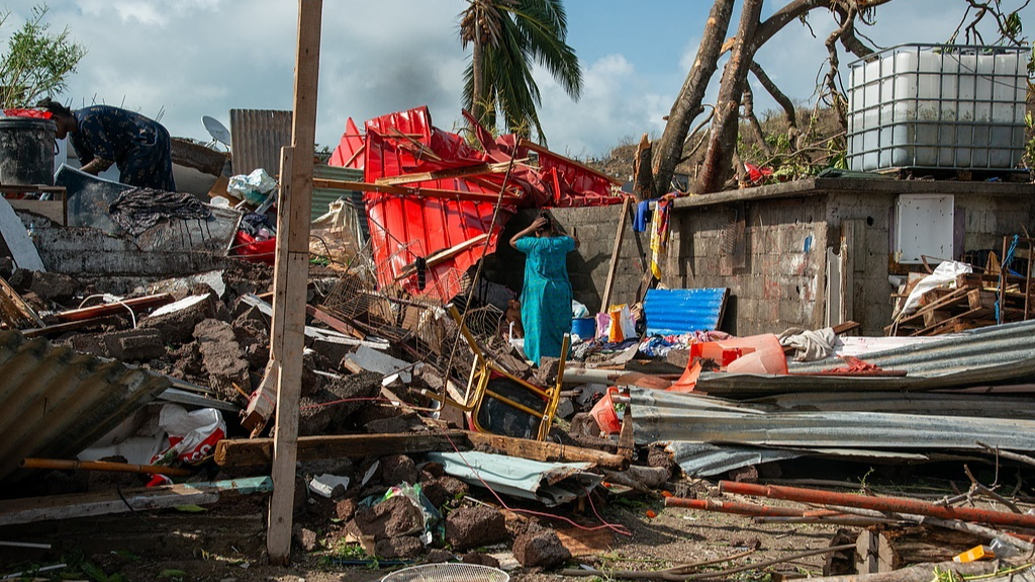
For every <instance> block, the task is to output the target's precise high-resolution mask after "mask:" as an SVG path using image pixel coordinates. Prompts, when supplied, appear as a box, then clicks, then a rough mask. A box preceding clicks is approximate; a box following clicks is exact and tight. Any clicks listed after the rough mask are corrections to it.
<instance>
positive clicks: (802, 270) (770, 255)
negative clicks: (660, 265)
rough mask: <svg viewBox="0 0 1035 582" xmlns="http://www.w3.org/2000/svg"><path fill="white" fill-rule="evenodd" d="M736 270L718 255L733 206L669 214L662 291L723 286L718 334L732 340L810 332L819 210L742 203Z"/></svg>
mask: <svg viewBox="0 0 1035 582" xmlns="http://www.w3.org/2000/svg"><path fill="white" fill-rule="evenodd" d="M737 208H739V209H740V211H743V212H744V216H745V228H744V241H743V244H744V259H743V266H742V267H741V266H735V265H734V261H733V258H732V257H731V256H729V254H728V253H727V252H726V250H727V249H724V246H723V240H724V232H725V231H726V230H727V229H728V228H730V226H729V225H730V223H731V221H732V220H733V219H734V218H733V217H734V216H735V214H734V207H733V206H729V205H726V206H716V207H697V208H691V209H685V210H675V211H674V214H673V228H672V234H671V238H670V241H669V254H668V258H667V261H666V269H665V272H664V273H663V276H662V284H663V285H664V286H665V287H668V288H701V287H729V288H730V302H729V304H728V305H727V310H726V317H725V320H724V323H723V325H722V329H724V330H726V331H729V332H730V333H734V334H737V335H742V336H743V335H752V334H757V333H767V332H769V333H779V332H781V331H783V330H784V329H786V328H788V327H792V326H807V327H811V326H813V324H814V322H819V321H821V320H822V317H823V311H822V307H823V302H822V293H823V288H824V287H823V277H824V276H825V269H824V249H825V247H826V244H827V228H826V222H825V213H824V203H823V201H822V200H818V199H815V198H811V199H809V198H801V199H791V200H775V201H763V202H747V203H744V204H742V205H738V206H737Z"/></svg>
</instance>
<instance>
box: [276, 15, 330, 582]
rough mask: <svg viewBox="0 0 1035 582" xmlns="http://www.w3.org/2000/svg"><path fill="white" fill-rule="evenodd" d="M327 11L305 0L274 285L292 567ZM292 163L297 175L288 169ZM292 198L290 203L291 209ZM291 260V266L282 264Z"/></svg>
mask: <svg viewBox="0 0 1035 582" xmlns="http://www.w3.org/2000/svg"><path fill="white" fill-rule="evenodd" d="M322 15H323V0H298V40H297V51H296V55H295V91H294V101H293V108H292V109H293V114H292V128H291V150H289V151H291V152H293V153H294V154H297V155H292V154H288V155H286V156H283V157H282V158H281V162H282V163H284V162H285V161H290V165H288V166H282V167H281V176H282V177H283V176H289V179H288V181H287V182H288V188H287V190H288V196H281V197H280V201H281V204H282V206H281V209H280V213H279V214H278V216H277V259H276V261H277V263H278V266H277V268H276V269H275V270H276V275H277V279H276V281H275V282H274V289H273V329H272V331H273V334H271V336H270V350H271V356H272V358H273V360H274V361H276V362H277V363H278V375H277V408H276V419H277V420H276V430H275V433H274V434H275V437H274V441H273V470H272V475H273V487H274V489H273V497H272V499H271V500H270V511H269V526H268V527H269V529H268V531H267V533H266V550H267V552H268V553H269V560H270V563H271V564H277V565H287V563H288V562H289V561H290V559H291V523H292V513H293V507H294V497H295V459H296V446H297V440H298V401H299V398H300V396H301V390H302V350H303V349H304V348H305V306H306V283H307V281H308V277H309V223H310V218H311V207H310V206H311V201H312V196H313V156H312V152H313V151H314V149H315V146H316V96H317V91H318V86H319V82H318V79H319V70H320V32H321V26H322V24H321V21H322ZM288 168H290V174H288V173H287V170H288ZM282 183H283V178H282ZM282 188H283V184H282ZM282 194H283V191H282ZM284 202H287V204H286V206H287V207H286V208H285V207H284ZM285 262H286V265H284V266H283V267H280V266H279V265H281V264H284V263H285Z"/></svg>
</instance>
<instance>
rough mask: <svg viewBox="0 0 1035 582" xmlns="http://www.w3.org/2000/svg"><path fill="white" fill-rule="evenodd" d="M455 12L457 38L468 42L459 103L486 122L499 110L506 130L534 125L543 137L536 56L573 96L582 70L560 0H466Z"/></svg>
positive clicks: (579, 90) (519, 130)
mask: <svg viewBox="0 0 1035 582" xmlns="http://www.w3.org/2000/svg"><path fill="white" fill-rule="evenodd" d="M467 3H468V4H469V5H468V7H467V9H466V10H464V11H463V12H462V13H461V14H460V41H461V44H462V45H463V47H464V48H465V49H466V48H467V45H469V44H470V45H473V47H474V50H473V51H472V54H471V63H470V64H469V65H468V66H467V70H466V71H465V72H464V82H465V83H464V107H465V108H466V109H468V110H469V111H471V113H472V114H473V115H474V118H475V119H477V120H478V121H480V122H481V123H482V124H483V125H485V126H487V127H490V128H491V127H495V126H496V116H497V115H502V116H503V119H504V121H505V123H506V127H507V130H508V131H510V132H513V133H519V134H522V135H525V136H529V135H531V130H532V128H533V127H534V128H535V131H536V134H537V135H538V136H539V140H540V142H542V143H545V142H546V137H545V136H544V135H543V128H542V126H541V125H540V123H539V115H538V113H537V111H536V109H537V108H538V106H539V105H540V104H541V102H542V100H541V96H540V93H539V87H538V86H537V85H536V83H535V79H533V78H532V66H533V64H534V62H535V61H538V62H539V64H541V65H543V66H544V67H546V68H547V70H549V71H550V74H552V75H553V77H554V79H556V80H557V82H558V83H560V85H561V87H563V88H564V91H565V92H566V93H567V94H568V95H569V96H570V97H571V98H572V99H575V100H578V98H579V96H580V95H581V93H582V70H581V69H580V68H579V60H578V57H576V56H575V50H574V49H572V48H571V47H570V46H568V45H567V44H566V43H565V41H564V39H565V36H567V34H568V23H567V17H566V16H565V13H564V6H563V4H562V0H467Z"/></svg>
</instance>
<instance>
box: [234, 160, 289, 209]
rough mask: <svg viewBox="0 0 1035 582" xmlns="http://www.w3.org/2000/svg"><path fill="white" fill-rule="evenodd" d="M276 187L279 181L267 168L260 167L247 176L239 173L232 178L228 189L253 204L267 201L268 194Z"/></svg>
mask: <svg viewBox="0 0 1035 582" xmlns="http://www.w3.org/2000/svg"><path fill="white" fill-rule="evenodd" d="M276 187H277V181H276V180H274V179H273V178H271V177H270V175H269V174H267V173H266V170H263V169H262V168H259V169H258V170H255V171H253V172H252V173H251V174H248V175H247V176H245V175H244V174H238V175H236V176H233V177H232V178H230V182H229V183H228V184H227V186H226V191H227V192H229V193H230V194H232V195H234V196H236V197H237V198H240V199H242V200H247V201H248V202H250V203H252V204H262V203H263V202H265V201H266V195H267V194H269V193H270V192H271V191H273V189H274V188H276Z"/></svg>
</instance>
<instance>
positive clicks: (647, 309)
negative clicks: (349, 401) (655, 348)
mask: <svg viewBox="0 0 1035 582" xmlns="http://www.w3.org/2000/svg"><path fill="white" fill-rule="evenodd" d="M728 295H729V289H727V288H725V287H722V288H716V289H651V290H649V291H647V296H646V298H645V299H644V301H643V313H644V315H645V316H646V317H647V335H680V334H684V333H692V332H695V331H708V330H714V329H718V327H719V324H720V323H722V314H723V313H724V312H725V310H726V297H727V296H728Z"/></svg>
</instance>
